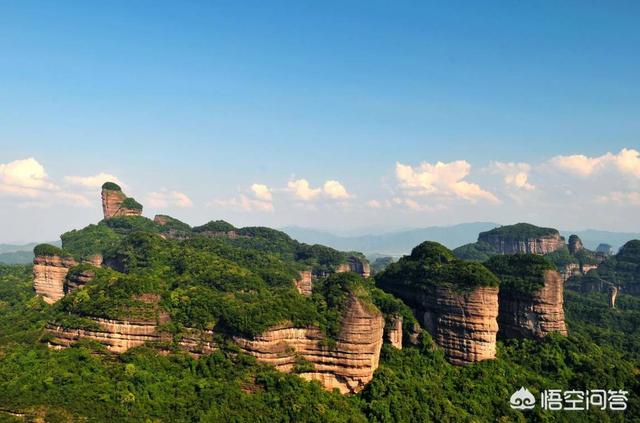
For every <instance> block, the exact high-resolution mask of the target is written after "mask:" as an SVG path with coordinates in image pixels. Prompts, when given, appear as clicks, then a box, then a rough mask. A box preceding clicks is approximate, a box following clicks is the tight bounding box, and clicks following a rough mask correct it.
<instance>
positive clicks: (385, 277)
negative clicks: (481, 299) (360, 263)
mask: <svg viewBox="0 0 640 423" xmlns="http://www.w3.org/2000/svg"><path fill="white" fill-rule="evenodd" d="M375 278H376V283H377V284H379V286H381V287H383V288H384V287H392V286H398V285H406V286H410V287H416V288H419V289H424V288H427V287H429V286H445V287H450V288H452V289H454V290H461V291H464V290H468V289H472V288H474V287H479V286H497V285H498V284H499V282H500V281H499V280H498V278H497V277H496V276H495V275H494V274H493V273H491V272H490V271H489V270H488V269H487V268H486V267H484V266H483V265H482V264H480V263H477V262H466V261H463V260H459V259H457V258H455V257H454V256H453V253H452V252H451V251H450V250H449V249H447V248H446V247H444V246H442V245H440V244H438V243H436V242H424V243H422V244H420V245H419V246H418V247H416V248H414V251H413V252H412V254H411V255H410V256H404V257H402V258H401V259H400V260H399V261H397V262H396V263H392V264H390V265H389V266H388V267H387V268H386V269H385V270H384V271H383V272H382V273H380V274H378V275H376V277H375Z"/></svg>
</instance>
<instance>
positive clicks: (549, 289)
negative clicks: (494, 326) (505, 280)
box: [498, 270, 567, 338]
mask: <svg viewBox="0 0 640 423" xmlns="http://www.w3.org/2000/svg"><path fill="white" fill-rule="evenodd" d="M543 278H544V285H543V287H542V288H540V289H539V290H537V291H535V292H533V293H530V294H525V293H522V292H519V291H516V290H513V289H510V288H509V287H506V286H502V287H501V288H500V293H499V296H498V298H499V305H500V309H499V314H498V326H499V327H500V334H501V335H503V336H505V337H507V338H542V337H544V336H546V335H548V334H550V333H552V332H558V333H560V334H562V335H566V334H567V328H566V325H565V322H564V308H563V304H564V301H563V284H564V281H563V279H562V277H561V276H560V274H559V273H558V272H556V271H555V270H547V271H545V273H544V276H543Z"/></svg>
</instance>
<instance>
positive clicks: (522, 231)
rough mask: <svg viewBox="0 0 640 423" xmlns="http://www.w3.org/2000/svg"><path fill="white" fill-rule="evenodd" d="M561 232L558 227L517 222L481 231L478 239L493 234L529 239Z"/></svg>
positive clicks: (511, 238)
mask: <svg viewBox="0 0 640 423" xmlns="http://www.w3.org/2000/svg"><path fill="white" fill-rule="evenodd" d="M559 234H560V233H559V232H558V230H557V229H553V228H544V227H540V226H536V225H532V224H530V223H516V224H515V225H506V226H500V227H498V228H495V229H491V230H489V231H485V232H480V234H479V235H478V240H483V239H486V238H488V237H491V236H497V237H501V238H504V239H509V240H527V239H532V238H539V237H544V236H551V235H559Z"/></svg>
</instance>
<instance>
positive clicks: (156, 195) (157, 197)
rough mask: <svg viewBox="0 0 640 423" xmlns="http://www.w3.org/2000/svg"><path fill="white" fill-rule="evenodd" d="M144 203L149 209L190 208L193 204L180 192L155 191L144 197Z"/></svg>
mask: <svg viewBox="0 0 640 423" xmlns="http://www.w3.org/2000/svg"><path fill="white" fill-rule="evenodd" d="M146 203H147V204H149V206H151V207H155V208H162V207H178V208H185V207H192V206H193V202H192V201H191V199H190V198H189V197H188V196H187V194H185V193H183V192H180V191H165V190H163V191H156V192H150V193H149V194H147V196H146Z"/></svg>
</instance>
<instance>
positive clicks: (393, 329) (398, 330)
mask: <svg viewBox="0 0 640 423" xmlns="http://www.w3.org/2000/svg"><path fill="white" fill-rule="evenodd" d="M384 335H385V339H386V340H387V342H389V343H390V344H391V346H393V347H395V348H397V349H399V350H401V349H402V316H392V317H391V319H390V322H389V324H388V325H385V331H384Z"/></svg>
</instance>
